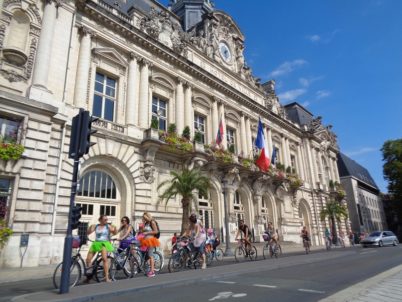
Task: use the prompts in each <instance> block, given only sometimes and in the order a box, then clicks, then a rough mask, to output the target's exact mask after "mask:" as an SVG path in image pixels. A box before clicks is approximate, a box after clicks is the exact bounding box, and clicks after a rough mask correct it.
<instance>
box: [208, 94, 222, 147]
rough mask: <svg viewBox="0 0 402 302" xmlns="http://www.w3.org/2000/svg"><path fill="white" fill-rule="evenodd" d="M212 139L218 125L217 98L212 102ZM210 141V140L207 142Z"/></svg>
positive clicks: (214, 139)
mask: <svg viewBox="0 0 402 302" xmlns="http://www.w3.org/2000/svg"><path fill="white" fill-rule="evenodd" d="M211 118H212V141H213V142H215V141H216V135H217V133H218V127H219V119H220V117H219V113H218V100H217V99H215V98H214V100H213V102H212V116H211ZM208 143H210V142H208Z"/></svg>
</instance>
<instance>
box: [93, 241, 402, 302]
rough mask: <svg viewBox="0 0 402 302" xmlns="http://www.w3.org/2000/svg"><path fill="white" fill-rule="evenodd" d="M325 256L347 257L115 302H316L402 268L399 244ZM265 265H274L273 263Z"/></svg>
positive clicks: (120, 298) (103, 301)
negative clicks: (394, 268)
mask: <svg viewBox="0 0 402 302" xmlns="http://www.w3.org/2000/svg"><path fill="white" fill-rule="evenodd" d="M346 251H347V253H345V252H346ZM328 253H345V257H338V258H335V259H328V260H325V261H320V262H316V263H311V264H303V265H295V266H292V267H286V268H280V269H275V270H267V271H262V272H256V273H247V274H243V275H241V276H236V277H229V278H225V279H221V280H212V281H201V282H196V283H192V284H187V285H186V286H174V287H167V288H163V289H159V290H145V291H141V292H137V293H135V294H128V295H121V296H117V297H115V298H113V301H114V302H119V301H130V300H133V299H134V298H135V299H141V301H163V302H170V301H171V302H177V301H187V300H188V301H191V302H198V301H215V300H228V301H238V302H241V301H247V302H249V301H264V302H266V301H297V302H302V301H319V300H320V299H322V298H324V297H327V296H329V295H331V294H333V293H335V292H337V291H339V290H342V289H344V288H347V287H349V286H351V285H353V284H355V283H358V282H361V281H363V280H365V279H368V278H370V277H373V276H375V275H377V274H379V273H381V272H383V271H386V270H388V269H390V268H392V267H395V266H397V265H400V264H402V246H398V247H385V248H370V249H361V248H357V249H355V250H354V253H350V249H346V250H342V249H338V250H334V251H330V252H328ZM306 257H314V254H312V255H306ZM267 261H275V259H272V260H267ZM262 263H263V262H262ZM222 269H224V267H222ZM172 277H173V275H172ZM93 301H97V302H106V301H110V298H108V299H95V300H93Z"/></svg>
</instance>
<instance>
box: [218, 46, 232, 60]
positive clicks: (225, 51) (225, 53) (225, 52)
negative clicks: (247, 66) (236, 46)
mask: <svg viewBox="0 0 402 302" xmlns="http://www.w3.org/2000/svg"><path fill="white" fill-rule="evenodd" d="M219 53H220V54H221V57H222V59H223V60H224V61H225V62H226V63H229V62H230V61H231V60H232V53H231V52H230V48H229V46H228V45H227V44H226V43H225V42H220V43H219Z"/></svg>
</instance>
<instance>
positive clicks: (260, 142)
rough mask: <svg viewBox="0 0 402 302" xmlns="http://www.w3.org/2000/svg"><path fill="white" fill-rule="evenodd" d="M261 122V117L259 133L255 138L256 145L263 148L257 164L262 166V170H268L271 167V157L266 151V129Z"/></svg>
mask: <svg viewBox="0 0 402 302" xmlns="http://www.w3.org/2000/svg"><path fill="white" fill-rule="evenodd" d="M263 129H264V128H263V125H262V122H261V118H260V119H259V121H258V133H257V138H256V140H255V146H256V147H257V148H258V149H260V150H261V153H260V157H259V158H258V159H257V160H256V162H255V164H256V165H257V166H258V168H260V170H261V171H263V172H267V171H268V169H269V164H270V162H269V158H268V156H267V153H266V152H265V137H264V130H263Z"/></svg>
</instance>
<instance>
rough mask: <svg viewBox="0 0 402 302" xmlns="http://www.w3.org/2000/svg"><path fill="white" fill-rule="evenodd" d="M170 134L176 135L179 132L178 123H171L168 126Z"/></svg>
mask: <svg viewBox="0 0 402 302" xmlns="http://www.w3.org/2000/svg"><path fill="white" fill-rule="evenodd" d="M167 132H168V133H169V134H174V135H176V134H177V133H176V132H177V127H176V124H170V125H169V127H168V131H167Z"/></svg>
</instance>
